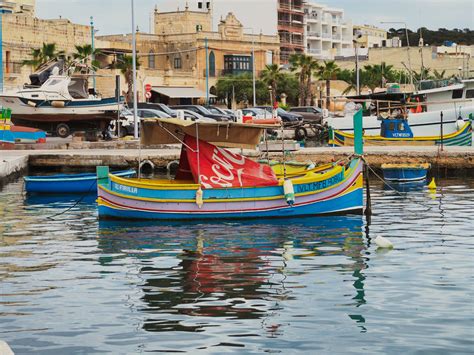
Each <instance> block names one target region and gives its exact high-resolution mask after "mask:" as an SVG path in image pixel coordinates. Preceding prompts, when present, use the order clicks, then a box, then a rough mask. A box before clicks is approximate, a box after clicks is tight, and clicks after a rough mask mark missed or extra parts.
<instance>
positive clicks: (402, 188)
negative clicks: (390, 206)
mask: <svg viewBox="0 0 474 355" xmlns="http://www.w3.org/2000/svg"><path fill="white" fill-rule="evenodd" d="M383 189H384V191H393V190H395V191H397V192H415V191H417V192H419V191H423V190H425V189H426V180H420V181H411V182H393V181H390V182H387V184H384V186H383Z"/></svg>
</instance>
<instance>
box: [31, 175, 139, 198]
mask: <svg viewBox="0 0 474 355" xmlns="http://www.w3.org/2000/svg"><path fill="white" fill-rule="evenodd" d="M112 174H113V175H115V176H119V177H124V178H130V177H134V176H135V174H136V172H135V170H123V171H117V172H114V173H112ZM24 180H25V190H26V192H28V193H38V194H78V193H81V194H86V193H90V194H96V193H97V174H95V173H86V174H58V175H49V176H25V177H24Z"/></svg>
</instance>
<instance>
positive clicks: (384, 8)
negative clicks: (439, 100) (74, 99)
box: [36, 0, 474, 35]
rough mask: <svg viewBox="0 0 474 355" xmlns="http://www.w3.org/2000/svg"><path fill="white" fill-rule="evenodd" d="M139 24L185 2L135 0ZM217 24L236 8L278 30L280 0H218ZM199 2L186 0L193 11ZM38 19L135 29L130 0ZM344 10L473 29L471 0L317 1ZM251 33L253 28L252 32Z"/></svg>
mask: <svg viewBox="0 0 474 355" xmlns="http://www.w3.org/2000/svg"><path fill="white" fill-rule="evenodd" d="M134 1H135V18H136V24H137V26H138V28H139V29H140V31H143V32H148V31H149V30H150V22H151V21H150V20H151V14H152V12H153V9H154V8H155V6H157V7H158V9H159V11H174V10H176V9H177V8H178V6H179V8H180V9H183V8H184V6H185V3H186V1H185V0H134ZM214 1H215V5H214V9H215V11H214V13H215V15H214V18H215V20H214V25H215V26H217V23H218V22H219V21H218V20H219V18H220V17H221V15H225V14H226V13H227V12H229V11H232V12H234V14H235V15H236V16H237V18H238V19H239V20H240V21H241V22H242V23H243V25H244V26H245V27H250V28H252V29H253V30H254V32H255V33H258V32H260V31H262V32H263V33H264V34H274V33H275V32H276V12H275V11H274V9H275V7H276V2H277V0H214ZM197 2H198V0H188V3H189V7H190V9H192V10H196V9H197ZM36 3H37V5H36V7H37V16H38V17H39V18H58V17H59V16H62V17H63V18H68V19H70V20H71V21H72V22H74V23H81V24H88V23H89V22H90V20H89V18H90V16H94V22H95V26H96V28H97V29H98V30H99V32H98V35H106V34H118V33H129V32H130V31H131V5H130V3H131V0H36ZM317 3H322V4H326V5H328V6H331V7H338V8H342V9H344V10H345V16H346V18H347V19H350V20H352V22H353V23H354V24H370V25H375V26H379V27H383V28H387V29H388V28H390V27H403V26H404V25H393V24H381V23H380V22H382V21H396V22H397V21H402V22H406V23H407V25H408V27H409V28H411V29H417V28H419V27H421V26H424V27H427V28H429V29H438V28H441V27H444V28H448V29H452V28H466V27H468V28H471V29H473V28H474V1H473V0H395V1H387V0H364V1H360V0H328V1H317ZM248 32H250V30H248Z"/></svg>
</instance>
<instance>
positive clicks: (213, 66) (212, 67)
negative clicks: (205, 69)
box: [209, 51, 216, 77]
mask: <svg viewBox="0 0 474 355" xmlns="http://www.w3.org/2000/svg"><path fill="white" fill-rule="evenodd" d="M209 76H211V77H215V76H216V56H215V55H214V52H213V51H211V53H209Z"/></svg>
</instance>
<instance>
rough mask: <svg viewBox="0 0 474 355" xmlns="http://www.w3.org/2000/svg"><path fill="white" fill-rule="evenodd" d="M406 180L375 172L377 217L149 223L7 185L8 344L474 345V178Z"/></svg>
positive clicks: (321, 348) (0, 243)
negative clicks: (397, 184)
mask: <svg viewBox="0 0 474 355" xmlns="http://www.w3.org/2000/svg"><path fill="white" fill-rule="evenodd" d="M399 190H400V191H401V192H394V191H392V190H391V189H389V188H387V187H384V186H383V185H382V184H381V183H379V182H377V181H373V182H372V204H373V213H374V214H373V216H372V221H371V225H370V226H367V223H366V220H365V218H362V217H360V216H345V217H341V216H333V217H324V218H301V219H290V220H284V219H282V220H257V221H247V222H226V221H222V222H219V223H206V222H203V223H184V222H182V223H158V222H155V223H153V222H146V223H144V222H113V221H107V222H102V221H100V222H99V221H98V220H97V212H96V206H95V204H94V203H95V202H94V198H93V197H92V198H86V199H83V200H81V201H79V203H77V198H78V197H77V196H69V197H67V196H66V197H49V198H41V197H27V196H25V195H24V193H23V186H22V182H21V181H18V182H13V183H10V184H8V185H6V186H4V187H3V188H2V190H1V192H0V236H1V238H0V261H1V263H0V282H1V283H0V285H1V287H0V340H5V341H7V342H8V344H9V345H10V346H11V348H12V349H13V351H15V353H16V354H32V353H34V354H79V353H81V354H94V353H110V354H139V353H158V352H163V353H168V352H189V353H193V354H196V353H226V352H234V353H239V354H251V353H255V354H257V353H282V354H292V353H307V354H316V353H331V354H332V353H336V354H338V353H344V354H348V353H359V354H368V353H391V354H400V353H426V354H428V353H429V354H434V353H439V354H446V353H472V349H473V348H474V341H473V339H474V308H473V307H474V305H473V303H474V228H473V222H472V221H473V211H474V179H473V178H464V179H445V180H440V181H438V190H437V192H435V193H430V192H429V191H428V190H427V189H426V187H425V186H424V184H421V185H414V186H408V187H407V186H404V187H402V188H399ZM76 203H77V205H75V204H76ZM377 235H382V236H383V237H386V238H389V239H390V240H391V241H392V243H393V244H394V246H395V248H394V249H393V250H380V249H377V246H376V245H375V243H374V242H373V240H374V239H375V237H376V236H377Z"/></svg>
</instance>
